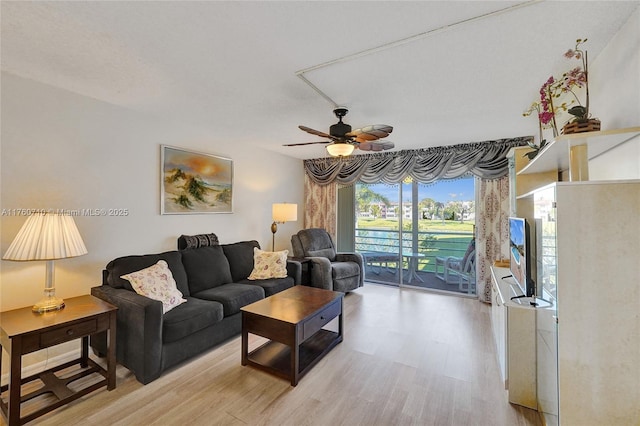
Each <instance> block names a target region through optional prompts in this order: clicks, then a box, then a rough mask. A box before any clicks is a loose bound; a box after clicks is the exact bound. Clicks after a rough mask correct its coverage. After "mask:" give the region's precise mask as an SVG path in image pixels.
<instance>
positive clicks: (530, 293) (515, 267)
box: [509, 217, 536, 297]
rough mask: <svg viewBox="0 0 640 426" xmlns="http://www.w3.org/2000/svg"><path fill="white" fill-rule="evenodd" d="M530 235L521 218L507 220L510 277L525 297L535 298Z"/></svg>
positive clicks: (525, 223)
mask: <svg viewBox="0 0 640 426" xmlns="http://www.w3.org/2000/svg"><path fill="white" fill-rule="evenodd" d="M530 237H531V235H530V231H529V224H528V223H527V221H526V219H524V218H521V217H510V218H509V268H510V270H511V275H512V276H513V279H514V280H515V281H516V283H517V284H518V286H520V288H521V289H522V291H523V292H524V294H525V296H527V297H535V295H536V294H535V293H536V286H535V283H534V281H533V279H532V269H531V260H532V257H533V253H532V252H531V245H530V242H531V238H530Z"/></svg>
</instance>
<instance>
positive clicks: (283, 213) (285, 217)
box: [272, 203, 298, 223]
mask: <svg viewBox="0 0 640 426" xmlns="http://www.w3.org/2000/svg"><path fill="white" fill-rule="evenodd" d="M272 214H273V221H274V222H276V223H285V222H293V221H296V220H298V205H297V204H290V203H281V204H274V205H273V208H272Z"/></svg>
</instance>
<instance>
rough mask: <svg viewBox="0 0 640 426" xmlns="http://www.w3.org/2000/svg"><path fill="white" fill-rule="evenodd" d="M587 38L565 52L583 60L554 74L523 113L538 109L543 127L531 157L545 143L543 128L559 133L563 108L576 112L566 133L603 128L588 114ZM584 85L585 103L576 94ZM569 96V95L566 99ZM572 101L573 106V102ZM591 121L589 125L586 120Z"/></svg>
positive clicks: (564, 131) (539, 123)
mask: <svg viewBox="0 0 640 426" xmlns="http://www.w3.org/2000/svg"><path fill="white" fill-rule="evenodd" d="M586 41H587V39H586V38H585V39H580V38H579V39H578V40H576V45H575V48H574V49H569V50H567V52H566V53H565V54H564V56H565V58H567V59H577V60H579V61H581V64H580V65H578V66H577V67H575V68H573V69H571V70H569V71H567V72H565V73H564V74H562V77H561V78H559V79H556V78H554V77H553V76H551V77H549V78H548V79H547V81H545V83H544V84H543V85H542V87H540V100H539V101H535V102H533V103H532V104H531V106H530V107H529V109H528V110H527V111H525V112H524V113H523V114H522V115H523V116H525V117H527V116H529V115H532V114H533V112H534V111H535V112H536V115H537V116H538V129H539V131H540V145H539V146H538V145H532V144H529V145H530V146H531V148H533V149H534V150H535V151H534V152H533V153H530V155H528V156H529V158H533V157H535V155H536V154H537V153H538V151H539V150H540V149H542V147H543V146H544V145H545V144H546V140H545V139H543V137H542V131H543V129H552V130H553V136H554V137H556V136H558V125H557V123H556V114H557V113H559V112H560V111H567V112H568V113H569V114H571V115H572V116H573V118H572V119H570V120H569V121H568V122H567V124H565V126H564V128H563V133H577V132H583V131H591V130H600V121H599V120H597V119H591V118H590V114H589V73H588V60H587V51H586V50H584V51H583V50H582V49H581V45H582V44H584V43H585V42H586ZM583 88H584V92H585V94H584V96H585V98H584V99H585V103H584V105H583V104H582V103H581V102H580V98H579V97H578V95H577V94H576V91H577V89H583ZM567 97H568V99H567ZM572 105H573V106H572ZM589 122H592V123H591V124H589V125H588V126H585V125H584V124H586V123H589Z"/></svg>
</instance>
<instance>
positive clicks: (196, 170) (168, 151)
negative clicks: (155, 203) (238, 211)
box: [160, 145, 233, 215]
mask: <svg viewBox="0 0 640 426" xmlns="http://www.w3.org/2000/svg"><path fill="white" fill-rule="evenodd" d="M160 151H161V155H160V157H161V160H160V163H161V164H160V167H161V171H160V181H161V182H160V194H161V196H160V212H161V214H163V215H169V214H207V213H233V161H232V160H231V159H229V158H225V157H220V156H217V155H213V154H207V153H204V152H197V151H192V150H187V149H184V148H178V147H174V146H169V145H161V146H160Z"/></svg>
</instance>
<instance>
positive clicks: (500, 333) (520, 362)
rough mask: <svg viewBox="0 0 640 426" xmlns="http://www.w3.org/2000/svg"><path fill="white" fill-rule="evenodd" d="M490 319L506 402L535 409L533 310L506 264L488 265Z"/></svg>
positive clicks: (534, 314)
mask: <svg viewBox="0 0 640 426" xmlns="http://www.w3.org/2000/svg"><path fill="white" fill-rule="evenodd" d="M491 281H492V282H491V294H492V300H491V323H492V329H493V338H494V341H495V344H496V350H497V353H498V364H499V365H500V374H501V375H502V380H503V382H504V387H505V389H508V394H509V402H511V403H513V404H518V405H522V406H524V407H528V408H532V409H534V410H535V409H536V408H537V397H536V335H535V327H536V313H535V310H534V309H533V308H532V307H530V306H527V305H522V304H520V303H516V302H513V301H511V298H512V297H514V296H517V297H518V299H517V300H522V299H520V297H521V296H522V295H523V293H522V290H521V289H520V288H519V287H518V286H517V284H515V282H514V281H513V279H512V278H511V272H510V271H509V268H500V267H497V266H492V267H491Z"/></svg>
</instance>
